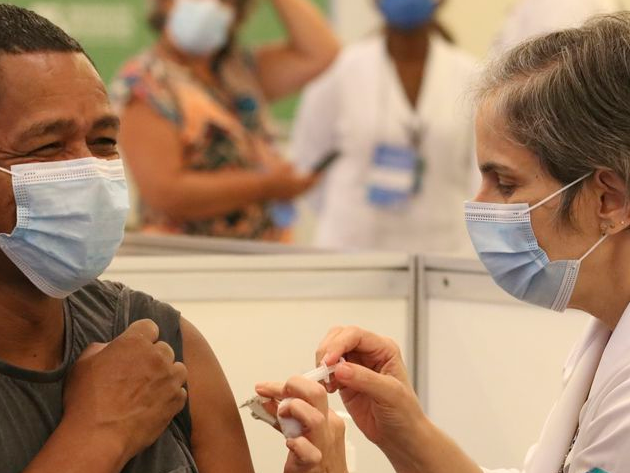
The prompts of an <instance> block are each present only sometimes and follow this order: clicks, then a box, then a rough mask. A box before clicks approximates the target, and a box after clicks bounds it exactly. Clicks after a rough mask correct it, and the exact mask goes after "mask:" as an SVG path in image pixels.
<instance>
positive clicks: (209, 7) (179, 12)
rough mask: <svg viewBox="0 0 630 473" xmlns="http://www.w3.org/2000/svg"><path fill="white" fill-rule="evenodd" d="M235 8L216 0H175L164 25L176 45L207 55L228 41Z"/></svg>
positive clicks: (189, 52)
mask: <svg viewBox="0 0 630 473" xmlns="http://www.w3.org/2000/svg"><path fill="white" fill-rule="evenodd" d="M233 21H234V10H233V9H232V8H230V7H228V6H227V5H224V4H223V3H221V2H220V1H219V0H176V2H175V5H174V6H173V9H172V10H171V12H170V14H169V17H168V21H167V24H166V29H167V31H168V32H169V34H170V37H171V39H172V41H173V43H174V44H175V46H176V47H177V48H178V49H180V50H181V51H182V52H185V53H187V54H191V55H194V56H208V55H210V54H212V53H214V52H216V51H218V50H219V49H221V48H222V47H223V46H225V45H226V44H227V41H228V38H229V33H230V27H231V26H232V22H233Z"/></svg>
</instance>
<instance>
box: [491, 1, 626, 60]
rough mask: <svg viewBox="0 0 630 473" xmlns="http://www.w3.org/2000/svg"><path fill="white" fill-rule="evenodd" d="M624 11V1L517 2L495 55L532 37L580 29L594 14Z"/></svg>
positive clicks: (494, 47) (508, 18)
mask: <svg viewBox="0 0 630 473" xmlns="http://www.w3.org/2000/svg"><path fill="white" fill-rule="evenodd" d="M621 10H624V8H623V5H622V2H621V0H554V1H552V2H550V1H549V0H517V1H515V2H514V5H513V6H512V7H511V9H510V11H509V13H508V15H507V18H506V20H505V24H504V25H503V27H502V29H501V32H500V33H499V36H498V37H497V38H496V40H495V42H494V44H493V47H492V52H493V53H494V54H500V53H502V52H504V51H507V50H508V49H510V48H512V47H513V46H516V45H517V44H518V43H520V42H521V41H525V40H526V39H529V38H531V37H532V36H538V35H542V34H546V33H550V32H551V31H554V30H557V29H561V28H569V27H575V26H579V25H581V24H582V23H583V22H584V21H585V20H586V19H588V18H590V17H592V16H594V15H601V14H605V13H613V12H615V11H621Z"/></svg>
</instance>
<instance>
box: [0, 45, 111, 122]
mask: <svg viewBox="0 0 630 473" xmlns="http://www.w3.org/2000/svg"><path fill="white" fill-rule="evenodd" d="M107 113H110V106H109V100H108V98H107V92H106V90H105V87H104V85H103V83H102V81H101V79H100V77H99V76H98V73H97V72H96V70H95V69H94V67H93V66H92V64H91V63H90V61H89V60H88V59H87V57H86V56H85V55H83V54H81V53H28V54H18V55H12V54H5V55H0V130H2V131H6V130H7V129H8V128H10V129H15V127H21V128H23V127H24V126H30V124H31V123H33V122H42V121H50V120H56V119H60V118H62V119H68V120H70V119H75V120H77V119H78V117H82V118H83V119H86V120H88V121H89V120H96V119H98V117H97V115H105V114H107ZM7 127H8V128H7Z"/></svg>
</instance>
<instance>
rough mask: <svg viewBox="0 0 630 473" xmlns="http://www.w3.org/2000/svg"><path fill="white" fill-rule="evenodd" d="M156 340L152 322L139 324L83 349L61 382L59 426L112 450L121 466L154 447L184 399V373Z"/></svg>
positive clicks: (156, 328)
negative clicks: (93, 438)
mask: <svg viewBox="0 0 630 473" xmlns="http://www.w3.org/2000/svg"><path fill="white" fill-rule="evenodd" d="M158 335H159V329H158V326H157V325H156V324H155V323H154V322H153V321H151V320H148V319H147V320H139V321H137V322H134V323H133V324H131V325H130V326H129V328H128V329H127V330H126V331H125V332H124V333H122V334H121V335H120V336H119V337H117V338H116V339H114V340H113V341H112V342H110V343H108V344H92V345H90V346H88V347H87V348H86V350H85V351H84V352H83V354H82V355H81V357H80V358H79V359H78V360H77V362H76V363H75V365H74V367H73V368H72V371H71V372H70V374H69V376H68V378H67V380H66V384H65V386H64V399H63V403H64V415H63V419H62V423H64V424H65V425H66V426H68V425H70V426H71V427H72V428H74V429H76V431H77V432H78V435H80V436H84V437H86V436H94V437H95V438H99V439H102V443H103V444H105V445H113V446H114V450H115V451H117V452H119V454H120V456H121V457H122V459H123V460H129V459H131V458H133V457H134V456H135V455H137V454H138V453H139V452H141V451H142V450H144V449H145V448H147V447H148V446H149V445H151V444H153V443H154V442H155V441H156V440H157V438H158V437H159V436H160V435H161V434H162V432H164V430H165V429H166V427H167V425H168V424H169V422H171V420H172V419H173V417H174V416H175V415H176V414H177V413H178V412H180V411H181V410H182V409H183V407H184V405H185V403H186V398H187V393H186V390H185V389H184V388H183V385H184V383H186V379H187V370H186V367H185V366H184V365H183V364H182V363H176V362H175V354H174V353H173V350H172V348H171V347H170V346H169V345H168V344H166V343H164V342H160V341H158Z"/></svg>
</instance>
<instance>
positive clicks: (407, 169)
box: [367, 144, 424, 208]
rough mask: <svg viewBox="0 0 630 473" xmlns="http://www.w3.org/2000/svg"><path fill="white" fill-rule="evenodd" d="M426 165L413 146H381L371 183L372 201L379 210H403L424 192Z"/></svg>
mask: <svg viewBox="0 0 630 473" xmlns="http://www.w3.org/2000/svg"><path fill="white" fill-rule="evenodd" d="M423 168H424V161H423V160H422V159H421V158H420V157H419V156H418V153H417V152H416V150H415V149H414V148H412V147H410V146H395V145H389V144H379V145H378V146H377V147H376V149H375V150H374V155H373V157H372V167H371V169H370V172H369V175H368V179H367V184H368V185H367V192H368V201H369V202H370V204H372V205H374V206H376V207H382V208H392V207H400V206H402V205H404V204H406V203H407V202H409V200H411V198H412V197H413V196H414V195H415V194H416V193H417V192H418V191H419V190H420V177H421V175H422V172H423Z"/></svg>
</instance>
